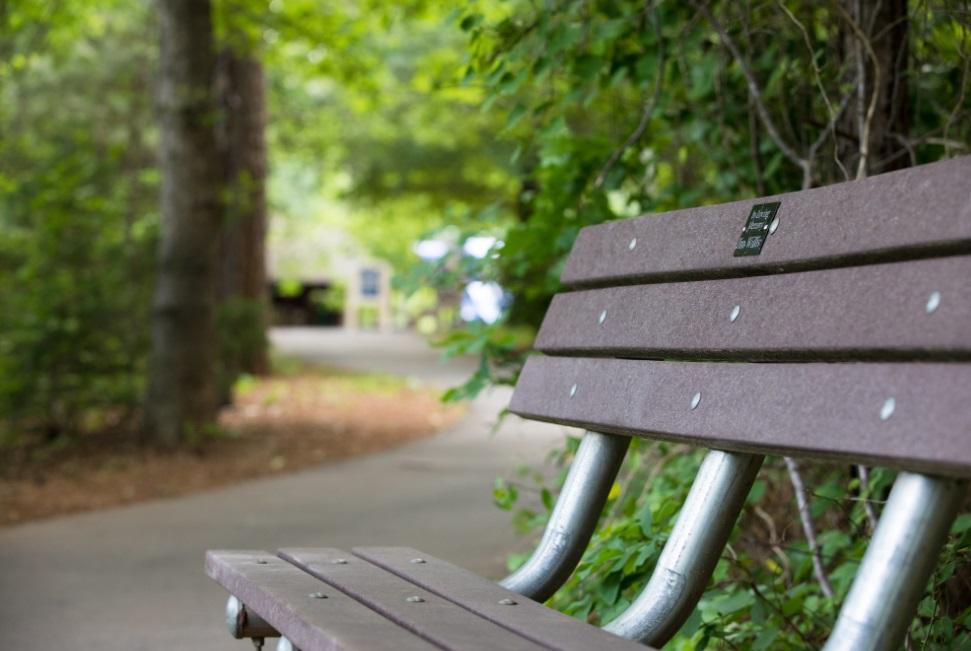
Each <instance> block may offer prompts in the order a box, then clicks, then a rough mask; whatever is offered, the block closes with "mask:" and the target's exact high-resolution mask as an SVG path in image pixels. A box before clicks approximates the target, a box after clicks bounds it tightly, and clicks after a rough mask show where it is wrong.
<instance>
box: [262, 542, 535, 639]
mask: <svg viewBox="0 0 971 651" xmlns="http://www.w3.org/2000/svg"><path fill="white" fill-rule="evenodd" d="M279 553H280V556H281V558H284V559H285V560H288V561H290V562H291V563H293V564H295V565H296V566H298V567H300V568H301V569H303V570H304V571H305V572H308V573H310V574H312V575H314V576H316V577H317V578H319V579H321V580H322V581H325V582H326V583H328V584H330V585H332V586H334V587H335V588H337V589H339V590H341V591H343V592H344V593H345V594H348V595H350V596H351V597H353V598H354V599H357V600H358V601H361V602H362V603H365V604H367V605H368V606H369V607H371V608H373V609H374V610H376V611H378V612H380V613H382V614H383V615H385V616H386V617H388V618H389V619H391V620H393V621H395V622H397V623H398V624H399V625H401V626H403V627H405V628H407V629H408V630H410V631H413V632H414V633H415V634H417V635H420V636H421V637H423V638H425V639H427V640H429V641H430V642H432V643H434V644H437V645H440V646H441V647H442V648H444V649H455V650H460V649H461V650H462V651H465V650H468V651H493V650H494V649H508V650H509V651H544V650H545V649H546V648H547V647H544V646H542V645H540V644H537V643H536V642H534V641H531V640H529V639H527V638H525V637H522V636H521V635H519V634H517V633H514V632H512V631H510V630H508V629H506V628H503V627H501V626H497V625H496V624H495V623H493V622H491V621H488V620H487V619H483V618H482V617H480V616H479V615H477V614H475V613H472V612H470V611H468V610H466V609H464V608H461V607H459V606H457V605H455V604H454V603H452V602H451V601H449V600H447V599H443V598H442V597H440V596H439V595H437V594H434V593H431V592H430V591H427V590H424V589H423V588H421V587H419V586H416V585H415V584H414V583H411V582H410V581H407V580H405V579H403V578H401V577H400V576H398V575H396V574H394V573H391V572H388V571H387V570H385V569H382V568H381V567H378V566H377V565H374V564H372V563H370V562H368V561H367V560H364V559H362V558H357V557H354V556H352V555H351V554H348V553H347V552H344V551H341V550H339V549H327V548H314V549H281V550H280V552H279ZM338 561H343V563H339V562H338ZM413 597H419V598H420V599H422V601H421V602H414V601H411V602H409V601H408V599H409V598H413Z"/></svg>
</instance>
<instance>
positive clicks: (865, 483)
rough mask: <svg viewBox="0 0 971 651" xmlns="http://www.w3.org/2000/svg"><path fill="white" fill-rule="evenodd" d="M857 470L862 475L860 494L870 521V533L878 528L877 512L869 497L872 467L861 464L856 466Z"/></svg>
mask: <svg viewBox="0 0 971 651" xmlns="http://www.w3.org/2000/svg"><path fill="white" fill-rule="evenodd" d="M856 471H857V472H858V473H859V475H860V496H861V498H862V500H863V511H864V513H866V519H867V522H869V523H870V533H871V534H872V533H873V532H874V531H876V530H877V513H876V511H874V510H873V504H871V503H870V498H869V497H868V492H869V490H870V469H869V468H867V467H866V466H864V465H859V466H857V467H856Z"/></svg>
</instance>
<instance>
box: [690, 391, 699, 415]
mask: <svg viewBox="0 0 971 651" xmlns="http://www.w3.org/2000/svg"><path fill="white" fill-rule="evenodd" d="M700 404H701V391H699V392H698V393H696V394H694V395H693V396H691V409H692V411H694V410H695V409H697V408H698V405H700Z"/></svg>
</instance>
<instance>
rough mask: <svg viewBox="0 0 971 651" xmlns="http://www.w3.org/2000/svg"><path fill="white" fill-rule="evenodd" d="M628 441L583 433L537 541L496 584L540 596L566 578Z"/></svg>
mask: <svg viewBox="0 0 971 651" xmlns="http://www.w3.org/2000/svg"><path fill="white" fill-rule="evenodd" d="M629 446H630V437H628V436H619V435H617V434H602V433H600V432H587V433H586V434H584V436H583V440H582V441H581V442H580V447H579V449H578V450H577V454H576V457H575V458H574V459H573V463H572V464H571V465H570V470H569V472H568V473H567V476H566V481H565V482H564V484H563V489H562V490H561V491H560V496H559V497H558V498H557V500H556V505H555V506H554V507H553V513H552V514H551V515H550V521H549V523H547V525H546V530H545V531H544V532H543V537H542V539H541V540H540V542H539V545H537V547H536V550H535V551H534V552H533V555H532V556H531V557H530V558H529V560H528V561H526V562H525V563H524V564H523V565H522V567H520V568H519V569H518V570H516V571H515V572H513V573H512V574H510V575H509V576H507V577H506V578H505V579H503V580H502V581H500V582H499V585H501V586H502V587H504V588H508V589H509V590H513V591H514V592H518V593H519V594H521V595H524V596H527V597H529V598H531V599H535V600H536V601H546V600H547V599H548V598H549V597H550V596H552V595H553V593H554V592H556V591H557V589H559V587H560V586H561V585H563V583H564V582H566V580H567V579H568V578H570V574H572V573H573V570H574V568H576V566H577V564H578V563H579V562H580V558H581V557H582V556H583V552H584V550H585V549H586V548H587V544H588V543H589V542H590V536H592V535H593V530H594V529H595V528H596V526H597V521H598V520H599V519H600V513H601V511H603V507H604V503H605V502H606V501H607V496H608V495H609V494H610V488H611V486H613V483H614V480H615V479H616V478H617V472H618V470H620V465H621V463H622V462H623V460H624V455H625V454H627V448H628V447H629Z"/></svg>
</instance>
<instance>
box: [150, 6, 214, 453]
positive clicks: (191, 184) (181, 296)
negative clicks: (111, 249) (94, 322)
mask: <svg viewBox="0 0 971 651" xmlns="http://www.w3.org/2000/svg"><path fill="white" fill-rule="evenodd" d="M157 8H158V14H159V19H160V27H161V59H160V77H159V91H158V101H159V113H160V119H161V133H160V136H161V169H162V191H161V215H162V227H161V236H160V243H159V260H158V279H157V284H156V289H155V298H154V301H153V306H152V307H153V316H152V359H151V370H150V376H149V389H148V396H147V404H146V428H147V430H148V433H149V434H150V435H151V436H152V437H153V438H155V439H157V440H158V441H161V442H163V443H167V444H174V443H176V442H178V441H180V440H184V439H185V438H186V437H187V436H192V435H197V434H198V433H200V432H202V431H204V429H205V428H206V427H208V426H209V425H210V424H211V423H212V422H213V421H214V420H215V415H216V409H217V387H216V374H215V359H216V340H215V332H214V331H215V328H214V299H215V282H214V281H215V268H214V267H215V265H214V260H215V251H216V244H217V240H218V236H219V227H220V215H221V210H220V202H219V199H220V197H219V187H220V165H219V151H218V148H217V144H216V136H215V128H214V125H215V120H216V116H217V110H216V102H215V96H214V88H213V80H214V72H215V53H214V45H213V42H214V34H213V22H212V8H211V5H210V2H209V1H208V0H159V2H158V3H157Z"/></svg>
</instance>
